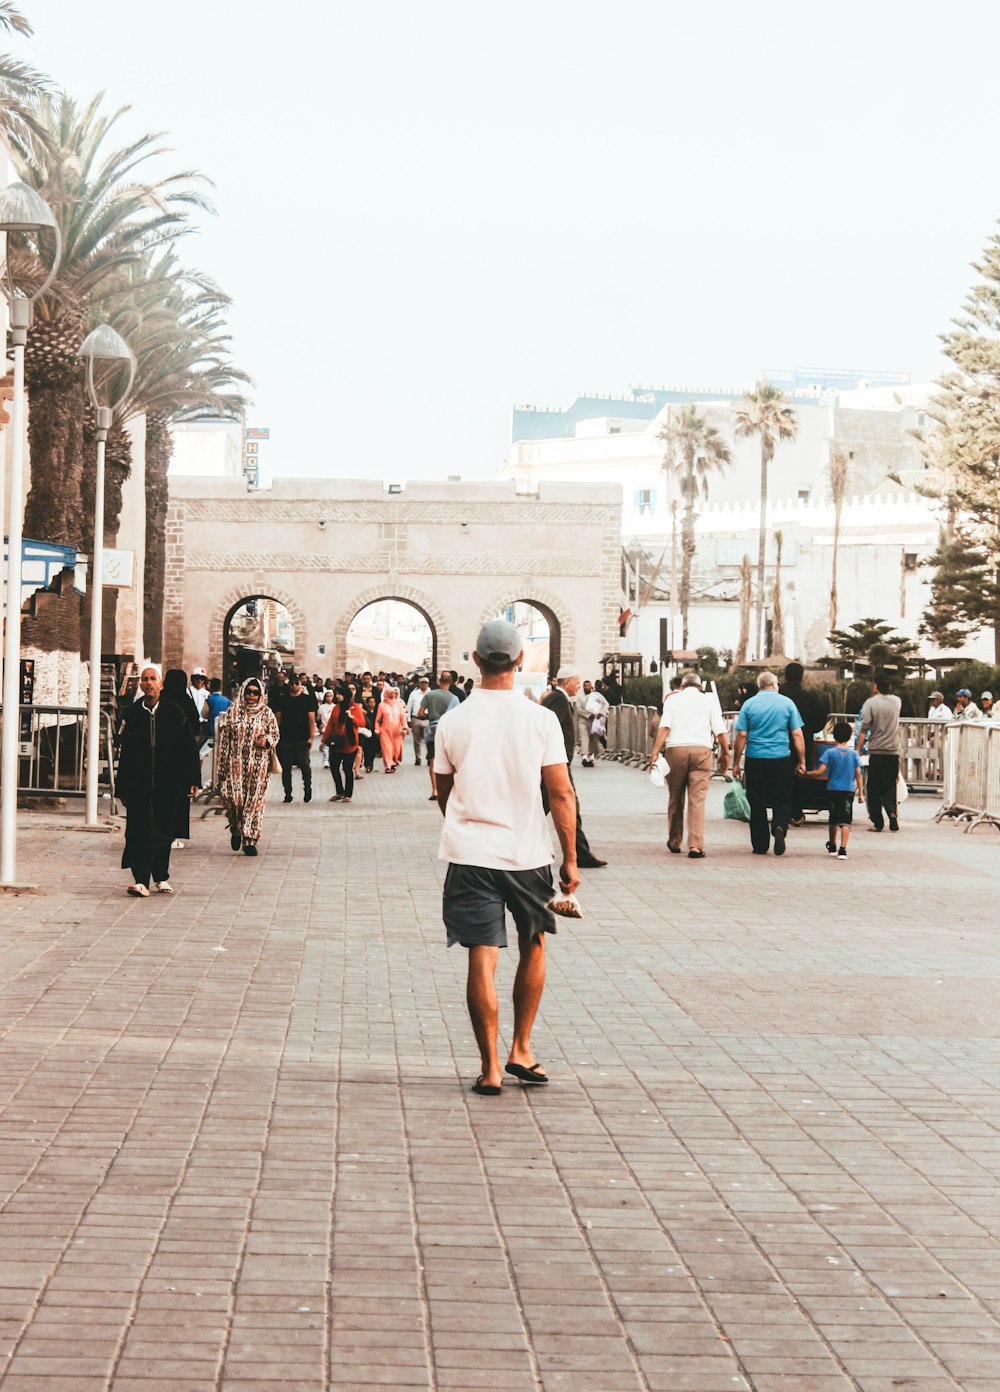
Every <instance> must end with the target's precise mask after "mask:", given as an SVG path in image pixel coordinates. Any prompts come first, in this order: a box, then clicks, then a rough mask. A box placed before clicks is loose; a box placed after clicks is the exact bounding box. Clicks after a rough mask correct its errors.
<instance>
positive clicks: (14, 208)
mask: <svg viewBox="0 0 1000 1392" xmlns="http://www.w3.org/2000/svg"><path fill="white" fill-rule="evenodd" d="M46 231H47V232H52V233H53V234H54V236H55V254H54V255H53V258H52V268H51V270H50V271H49V273H48V275H47V276H46V277H45V279H44V280H43V281H42V283H41V284H40V285H39V286H37V288H35V287H34V286H33V285H32V284H31V279H30V277H28V286H27V287H26V286H25V284H24V283H23V282H24V279H25V278H26V276H27V270H28V266H29V265H30V266H31V267H32V268H35V269H37V267H38V258H37V257H36V256H34V255H31V254H29V253H28V249H27V248H25V252H26V254H25V264H24V267H23V268H21V267H15V265H13V264H12V255H11V253H12V247H11V234H12V233H18V232H21V233H25V234H27V236H28V237H29V238H30V237H31V236H32V235H34V237H35V239H36V241H37V236H38V234H39V233H40V232H46ZM0 232H4V233H5V234H6V243H7V247H6V257H5V262H4V268H3V275H2V281H3V294H4V297H5V298H6V300H7V304H8V307H9V312H10V337H11V343H12V344H13V348H14V398H13V401H12V410H11V430H12V432H13V437H14V438H13V441H12V446H11V456H10V516H9V517H8V519H7V612H6V615H5V619H6V626H5V629H4V644H3V729H2V733H0V886H5V885H6V886H11V885H14V883H15V879H14V873H15V861H16V846H17V781H18V745H19V743H20V737H21V538H22V533H23V527H24V498H23V497H22V493H23V489H24V482H23V476H24V349H25V345H26V343H27V341H28V330H29V328H30V327H31V319H32V313H33V310H34V305H35V301H36V300H37V299H38V297H39V296H40V295H43V294H44V293H45V291H46V290H47V289H48V288H49V286H50V285H51V284H52V280H53V277H54V276H55V273H56V271H57V270H58V268H59V258H60V256H61V254H62V239H61V238H60V235H59V228H58V226H57V225H56V220H55V217H54V216H53V214H52V209H51V208H50V207H49V205H48V204H47V203H46V202H45V199H44V198H42V197H41V196H40V195H39V194H37V193H36V192H35V190H34V189H32V188H29V187H28V185H27V184H11V185H10V187H9V188H6V189H4V190H3V192H2V193H0ZM0 491H2V490H0ZM0 507H2V496H0Z"/></svg>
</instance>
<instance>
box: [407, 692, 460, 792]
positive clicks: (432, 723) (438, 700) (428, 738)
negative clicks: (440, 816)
mask: <svg viewBox="0 0 1000 1392" xmlns="http://www.w3.org/2000/svg"><path fill="white" fill-rule="evenodd" d="M457 705H458V697H457V696H456V695H455V693H454V692H453V691H452V689H451V673H450V672H442V673H441V675H440V676H439V677H438V687H437V690H436V691H428V693H427V695H426V696H425V697H424V699H423V701H422V702H421V703H420V707H419V709H418V711H417V715H418V716H419V717H420V718H421V719H422V720H426V721H427V733H426V734H425V735H424V744H425V747H426V749H427V772H428V773H429V774H430V776H431V795H430V797H429V798H428V802H436V801H437V795H438V791H437V776H436V774H435V772H434V736H435V733H436V732H437V727H438V721H439V720H440V719H441V717H442V715H444V713H445V712H446V711H450V710H453V709H454V708H455V706H457Z"/></svg>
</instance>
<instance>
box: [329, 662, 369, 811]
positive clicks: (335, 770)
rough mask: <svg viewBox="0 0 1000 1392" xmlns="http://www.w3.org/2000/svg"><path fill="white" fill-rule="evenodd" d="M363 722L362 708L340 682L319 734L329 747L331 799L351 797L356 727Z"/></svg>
mask: <svg viewBox="0 0 1000 1392" xmlns="http://www.w3.org/2000/svg"><path fill="white" fill-rule="evenodd" d="M364 723H365V713H364V710H363V708H362V707H361V706H359V705H358V704H357V703H356V702H355V701H354V700H353V699H352V692H351V688H350V687H349V686H342V687H341V688H340V690H339V692H338V693H337V700H336V702H335V703H334V706H333V710H332V711H331V713H330V719H329V720H328V722H327V726H326V729H325V730H324V731H323V734H322V737H321V738H322V742H323V744H324V745H325V746H327V747H328V748H329V750H330V772H331V773H332V774H333V786H334V793H333V796H332V797H331V798H330V801H331V802H350V801H351V799H352V798H353V797H354V766H355V762H356V760H357V755H358V750H359V748H360V747H361V738H360V736H359V734H358V731H359V729H362V728H363V727H364Z"/></svg>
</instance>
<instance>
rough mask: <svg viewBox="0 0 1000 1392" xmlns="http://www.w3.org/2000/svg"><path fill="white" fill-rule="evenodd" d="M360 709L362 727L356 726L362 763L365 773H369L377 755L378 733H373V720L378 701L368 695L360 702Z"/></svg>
mask: <svg viewBox="0 0 1000 1392" xmlns="http://www.w3.org/2000/svg"><path fill="white" fill-rule="evenodd" d="M361 709H362V711H363V712H364V717H365V723H364V728H362V727H361V726H360V725H359V726H358V736H359V738H360V740H361V758H362V762H363V764H364V769H365V773H371V772H372V771H373V770H374V768H375V759H376V758H377V756H378V752H379V747H378V735H376V733H375V720H376V717H377V716H378V702H377V701H376V700H375V697H374V696H372V695H368V696H366V697H365V698H364V700H363V701H362V702H361Z"/></svg>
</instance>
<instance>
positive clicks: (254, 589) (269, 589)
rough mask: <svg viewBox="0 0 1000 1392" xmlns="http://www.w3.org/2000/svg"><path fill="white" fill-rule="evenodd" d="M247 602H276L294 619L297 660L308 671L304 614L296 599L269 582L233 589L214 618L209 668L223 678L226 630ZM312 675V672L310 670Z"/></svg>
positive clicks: (209, 648)
mask: <svg viewBox="0 0 1000 1392" xmlns="http://www.w3.org/2000/svg"><path fill="white" fill-rule="evenodd" d="M248 599H273V600H274V601H275V603H277V604H282V605H284V607H285V608H286V609H287V610H288V612H289V614H291V616H292V624H293V625H294V627H295V656H296V659H297V660H298V663H299V666H300V668H301V669H302V670H305V669H306V668H307V667H309V664H308V654H309V646H308V634H307V632H306V616H305V612H304V610H303V608H302V606H301V604H299V603H298V601H297V600H296V599H295V597H294V596H293V595H291V594H289V593H288V591H287V590H283V589H281V588H279V587H278V586H276V585H270V584H268V582H267V581H266V580H263V579H262V580H260V581H256V580H253V579H248V580H247V581H246V582H245V583H244V584H242V585H237V586H236V587H235V588H234V589H231V590H230V591H229V592H228V594H227V595H226V596H225V598H224V599H223V601H222V604H221V606H220V607H219V608H218V609H217V610H216V612H215V613H214V614H213V615H212V624H211V628H210V629H209V636H208V653H209V667H210V669H211V671H212V672H213V673H218V674H220V675H221V673H222V667H223V661H224V659H225V648H226V627H227V625H228V623H229V620H230V618H231V616H232V614H233V612H234V610H236V609H238V608H239V606H240V605H241V604H245V603H246V601H247V600H248ZM309 670H310V671H311V670H312V668H311V667H309Z"/></svg>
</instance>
